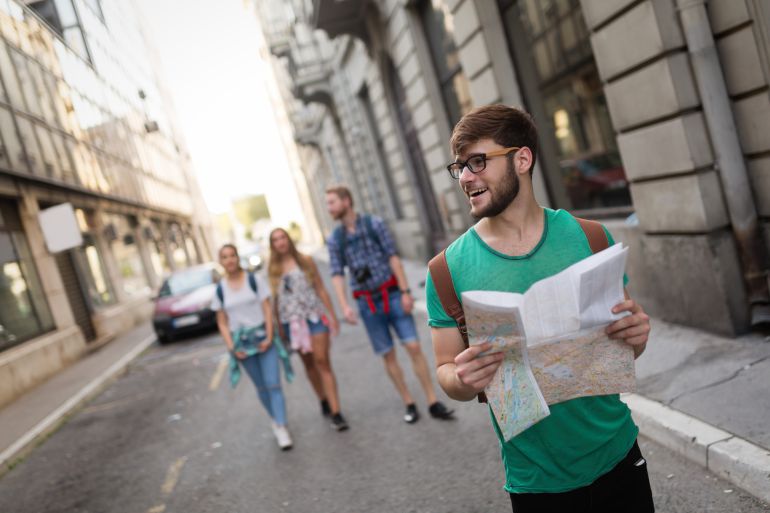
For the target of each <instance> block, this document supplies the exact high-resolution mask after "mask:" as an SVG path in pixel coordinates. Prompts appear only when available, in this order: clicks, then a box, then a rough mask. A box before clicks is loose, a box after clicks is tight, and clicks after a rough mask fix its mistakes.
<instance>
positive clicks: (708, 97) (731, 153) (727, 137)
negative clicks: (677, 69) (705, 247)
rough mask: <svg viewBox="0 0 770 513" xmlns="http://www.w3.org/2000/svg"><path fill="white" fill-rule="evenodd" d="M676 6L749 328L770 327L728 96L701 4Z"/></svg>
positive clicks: (752, 210)
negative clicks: (733, 244) (738, 262)
mask: <svg viewBox="0 0 770 513" xmlns="http://www.w3.org/2000/svg"><path fill="white" fill-rule="evenodd" d="M676 3H677V9H678V11H679V17H680V19H681V21H682V29H683V30H684V35H685V39H686V40H687V48H688V51H689V54H690V62H691V63H692V68H693V71H694V72H695V78H696V82H697V87H698V92H699V93H700V97H701V103H702V104H703V112H704V114H705V117H706V125H707V126H708V129H709V132H710V133H711V143H712V144H713V146H714V151H715V153H716V168H717V169H718V170H719V178H720V180H721V182H722V189H723V190H724V195H725V200H726V202H727V211H728V215H729V216H730V223H731V225H732V230H733V235H734V236H735V241H736V242H737V246H738V253H739V254H740V258H741V267H742V269H743V277H744V280H745V282H746V287H747V291H748V296H749V304H750V308H751V325H752V327H758V326H759V325H761V324H769V323H770V294H769V293H768V282H767V258H766V254H765V248H764V246H763V244H762V236H761V235H760V232H759V225H758V222H757V209H756V206H755V204H754V198H753V196H752V193H751V185H750V182H749V174H748V172H747V170H746V164H745V162H744V159H743V152H742V151H741V146H740V142H739V141H738V135H737V134H738V131H737V130H736V127H735V121H734V119H733V112H732V109H731V105H730V96H729V95H728V93H727V86H726V85H725V79H724V74H723V73H722V67H721V64H720V62H719V55H718V54H717V49H716V45H715V44H714V36H713V34H712V32H711V24H710V23H709V18H708V13H707V11H706V0H677V2H676Z"/></svg>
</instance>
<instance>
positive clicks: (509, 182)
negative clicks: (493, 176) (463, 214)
mask: <svg viewBox="0 0 770 513" xmlns="http://www.w3.org/2000/svg"><path fill="white" fill-rule="evenodd" d="M489 194H490V196H492V199H491V200H490V202H489V205H487V207H486V208H485V209H483V210H481V211H479V212H477V213H475V214H474V213H473V212H472V211H471V217H473V218H474V219H475V220H477V221H478V220H479V219H483V218H485V217H495V216H496V215H498V214H500V213H501V212H502V211H503V210H505V209H506V208H508V205H510V204H511V203H513V200H515V199H516V196H518V194H519V176H518V175H517V174H516V172H515V171H514V170H513V166H512V165H511V163H510V162H509V165H508V169H507V172H506V174H505V178H504V179H503V181H502V182H501V183H500V185H499V186H498V187H497V190H493V189H492V188H491V187H490V188H489Z"/></svg>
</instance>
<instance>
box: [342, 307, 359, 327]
mask: <svg viewBox="0 0 770 513" xmlns="http://www.w3.org/2000/svg"><path fill="white" fill-rule="evenodd" d="M342 315H343V316H344V317H345V320H346V321H347V322H348V323H350V324H356V323H357V322H358V317H357V316H356V312H354V311H353V309H352V308H350V306H349V305H343V306H342Z"/></svg>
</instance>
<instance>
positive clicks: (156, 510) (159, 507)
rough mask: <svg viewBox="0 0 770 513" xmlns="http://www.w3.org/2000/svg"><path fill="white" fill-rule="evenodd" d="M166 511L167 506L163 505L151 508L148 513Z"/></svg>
mask: <svg viewBox="0 0 770 513" xmlns="http://www.w3.org/2000/svg"><path fill="white" fill-rule="evenodd" d="M164 511H166V505H165V504H161V505H160V506H153V507H151V508H150V509H148V510H147V513H163V512H164Z"/></svg>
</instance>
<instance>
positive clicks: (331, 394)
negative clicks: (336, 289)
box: [268, 228, 348, 431]
mask: <svg viewBox="0 0 770 513" xmlns="http://www.w3.org/2000/svg"><path fill="white" fill-rule="evenodd" d="M268 278H269V280H270V288H271V290H272V293H273V296H274V297H275V307H276V311H277V317H278V322H279V325H278V329H279V330H280V334H281V338H282V339H283V340H286V341H289V342H290V343H291V347H292V349H294V350H296V351H297V352H298V353H299V355H300V357H301V358H302V363H303V364H304V365H305V370H306V371H307V376H308V380H309V381H310V384H311V385H312V386H313V389H314V390H315V392H316V395H317V396H318V398H319V399H320V401H321V411H322V413H324V414H325V415H326V414H329V415H331V420H332V427H334V428H335V429H336V430H338V431H344V430H346V429H348V424H347V422H346V421H345V418H344V417H343V416H342V414H341V413H340V404H339V398H338V396H337V380H336V378H335V377H334V372H333V371H332V368H331V362H330V360H329V344H330V339H329V331H330V329H331V335H336V334H337V333H338V332H339V322H338V321H337V316H336V315H335V313H334V306H333V305H332V302H331V298H330V297H329V294H328V292H327V291H326V287H324V284H323V281H322V280H321V275H320V274H319V273H318V268H317V267H316V264H315V262H314V261H313V259H312V258H311V257H310V256H308V255H303V254H302V253H300V252H299V251H297V248H296V247H295V246H294V242H293V241H292V240H291V237H289V234H288V232H286V230H284V229H283V228H276V229H274V230H273V231H272V232H270V263H269V264H268ZM325 312H326V313H328V316H327V315H326V313H325Z"/></svg>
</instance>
